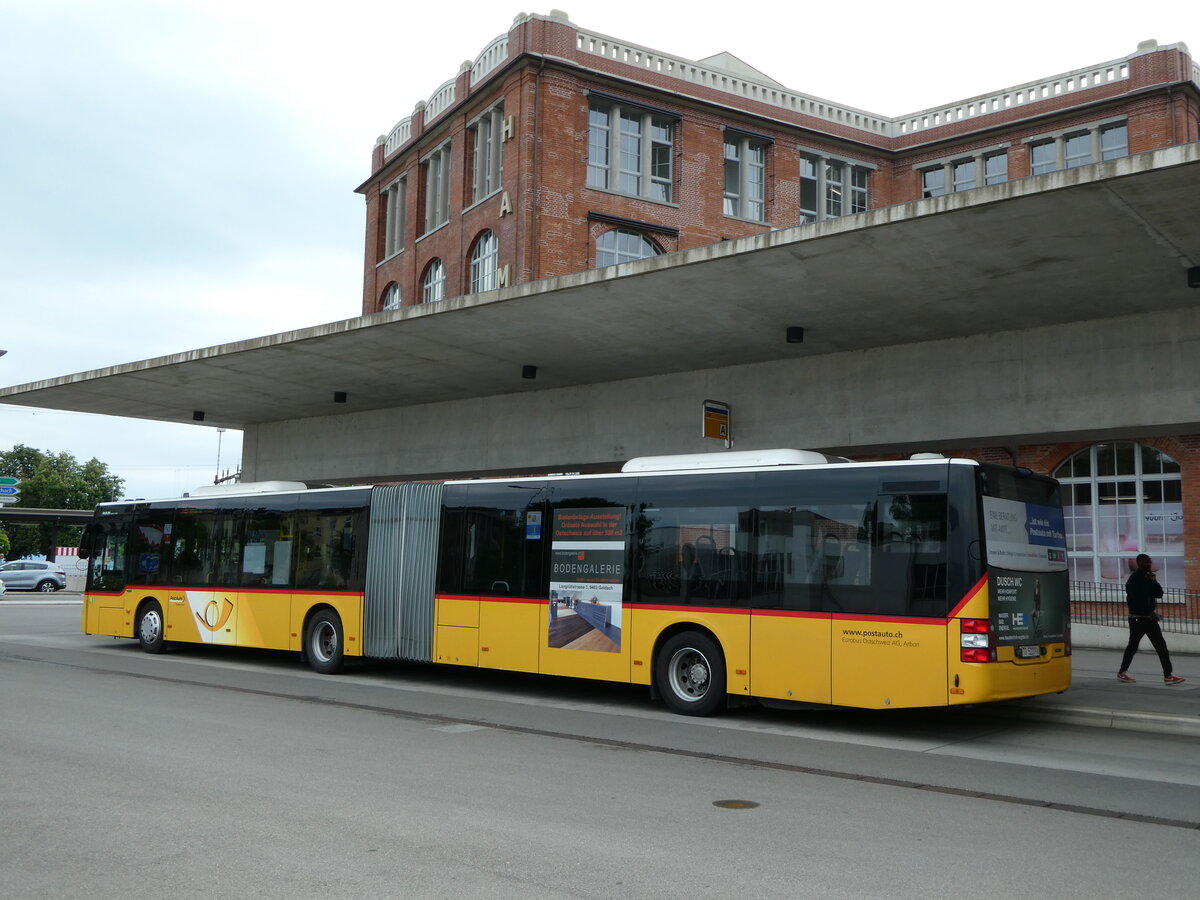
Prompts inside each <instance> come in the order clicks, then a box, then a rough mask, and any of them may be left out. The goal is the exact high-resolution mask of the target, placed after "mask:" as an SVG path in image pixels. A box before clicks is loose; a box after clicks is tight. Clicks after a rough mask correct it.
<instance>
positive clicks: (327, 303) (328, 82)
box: [0, 0, 1200, 497]
mask: <svg viewBox="0 0 1200 900" xmlns="http://www.w3.org/2000/svg"><path fill="white" fill-rule="evenodd" d="M1112 10H1113V8H1112V7H1105V6H1103V5H1097V4H1093V5H1091V6H1086V5H1084V6H1080V5H1077V4H1076V5H1068V4H1057V5H1055V6H1041V7H1037V8H1033V7H1030V8H1029V9H1027V10H1024V11H1022V10H1021V9H1020V8H1019V7H1013V6H1001V7H997V6H996V5H995V4H986V3H984V4H980V3H975V4H959V5H957V6H951V7H938V8H934V7H930V8H927V9H922V8H919V7H912V6H905V5H903V4H896V3H895V2H894V0H893V2H889V3H878V4H876V3H873V2H858V3H854V4H847V5H837V4H832V5H831V4H827V3H820V4H818V3H804V2H799V3H787V4H774V3H766V4H759V5H758V6H757V7H733V6H730V5H729V4H728V3H714V2H703V0H693V2H686V3H685V2H671V0H659V2H658V3H656V4H654V5H653V6H648V5H647V4H645V3H644V2H641V0H639V2H625V0H607V2H604V3H594V2H579V3H576V4H573V5H570V6H568V7H567V8H566V10H565V11H566V12H567V14H568V15H569V17H570V19H571V21H572V22H573V23H574V24H575V25H577V26H579V27H580V28H584V29H588V30H591V31H597V32H600V33H603V34H607V35H610V36H613V37H616V38H619V39H621V40H624V41H627V42H630V43H635V44H640V45H642V46H645V47H649V48H652V49H654V50H659V51H661V52H664V53H668V54H672V55H676V56H681V57H684V58H687V59H693V60H697V59H702V58H704V57H707V56H711V55H713V54H715V53H719V52H721V51H728V52H730V53H732V54H734V55H735V56H738V57H740V58H741V59H743V60H744V61H745V62H747V63H749V64H750V65H752V66H754V67H755V68H757V69H759V70H760V71H762V72H764V73H765V74H767V75H768V76H770V77H771V78H773V79H775V80H776V81H778V82H780V83H782V84H783V85H785V86H786V87H788V88H791V89H793V90H796V91H800V92H802V93H806V94H811V95H815V96H818V97H823V98H825V99H828V100H832V101H835V102H838V103H842V104H846V105H849V106H855V107H858V108H860V109H865V110H867V111H869V112H873V113H878V114H882V115H886V116H898V115H902V114H904V113H909V112H916V111H918V110H922V109H925V108H927V107H930V106H934V105H939V104H946V103H950V102H952V101H954V100H959V99H964V98H967V97H971V96H974V95H976V94H983V93H988V92H991V91H995V90H998V89H1000V88H1004V87H1007V86H1010V85H1015V84H1020V83H1023V82H1026V81H1033V80H1036V79H1041V78H1044V77H1047V76H1050V75H1054V74H1056V73H1059V72H1064V71H1068V70H1071V69H1075V68H1081V67H1084V66H1088V65H1092V64H1095V63H1100V62H1105V61H1108V60H1112V59H1117V58H1119V57H1122V56H1125V55H1127V54H1129V53H1131V52H1133V51H1134V50H1135V49H1136V47H1137V45H1138V42H1139V41H1142V40H1145V39H1148V38H1154V39H1156V40H1158V41H1159V42H1160V43H1162V44H1169V43H1175V42H1179V41H1182V42H1185V43H1188V42H1190V45H1191V46H1192V48H1193V49H1194V50H1195V51H1196V52H1197V53H1200V3H1198V2H1155V3H1144V4H1138V5H1133V6H1122V7H1120V12H1119V13H1116V12H1113V11H1112ZM550 11H551V7H526V8H525V9H521V8H520V7H511V8H507V9H506V8H505V7H503V5H501V4H497V3H495V2H474V0H471V2H453V3H402V2H400V0H391V2H386V3H384V2H374V0H339V2H337V3H331V4H319V5H312V6H308V7H305V6H304V5H301V4H296V3H293V2H288V3H284V2H278V0H202V2H193V0H103V2H102V0H0V349H4V350H7V351H8V353H7V355H5V356H4V357H3V358H0V385H5V386H7V385H15V384H24V383H28V382H33V381H38V380H41V379H45V378H54V377H57V376H61V375H67V374H71V373H75V372H82V371H87V370H90V369H96V368H100V367H104V366H110V365H116V364H119V363H125V362H131V361H134V360H140V359H147V358H151V357H156V356H162V355H165V354H168V353H174V352H178V351H183V350H191V349H195V348H198V347H206V346H211V345H215V344H221V343H225V342H228V341H234V340H240V339H243V338H250V337H256V336H259V335H265V334H272V333H275V332H280V331H289V330H292V329H295V328H303V327H306V326H309V325H316V324H319V323H323V322H330V321H335V320H338V319H344V318H349V317H352V316H356V315H358V314H359V311H360V308H361V290H362V265H363V240H364V237H363V227H364V218H363V210H364V208H363V200H362V197H361V196H359V195H357V194H355V193H354V191H353V189H354V187H355V186H356V185H358V184H359V183H361V182H362V181H363V180H364V179H365V178H366V177H367V175H368V174H369V171H368V170H369V164H370V157H371V149H372V147H373V146H374V143H375V139H376V137H377V136H378V135H380V134H384V133H386V132H388V131H389V130H390V129H391V128H392V126H393V125H394V124H395V123H396V122H397V121H399V120H400V119H402V118H405V117H406V116H408V115H409V114H411V112H412V110H413V107H414V106H415V105H416V103H417V102H418V101H421V100H426V99H428V97H429V96H430V95H431V94H432V93H433V92H434V90H435V89H436V88H437V87H439V86H440V85H441V84H442V83H443V82H445V81H446V80H448V79H450V78H453V77H454V76H455V74H456V73H457V72H458V67H459V64H460V63H462V62H463V61H464V60H474V59H475V57H476V56H477V55H478V54H479V53H480V52H481V51H482V50H483V49H484V48H485V47H486V46H487V45H488V44H489V43H490V42H491V40H492V39H493V38H495V37H497V36H498V35H500V34H502V33H504V32H505V31H507V30H508V28H509V26H510V25H511V24H512V21H513V18H514V17H515V16H516V15H517V14H518V13H520V12H536V13H541V14H547V13H549V12H550ZM743 12H744V13H745V14H744V15H743V14H741V13H743ZM218 442H220V447H219V453H220V458H219V461H220V468H221V469H226V468H231V467H235V466H236V465H237V462H238V460H239V458H240V452H241V434H240V432H236V431H227V432H225V433H224V434H223V435H221V436H220V437H219V436H218V434H217V431H216V429H214V428H205V427H197V426H190V425H166V424H161V423H151V422H143V421H141V420H136V419H114V418H107V417H102V416H94V415H88V414H81V413H66V412H54V411H45V410H36V409H32V408H22V407H12V406H8V405H4V404H0V450H7V449H10V448H11V447H12V446H13V445H14V444H18V443H23V444H27V445H30V446H33V447H37V448H39V449H42V450H47V451H51V452H59V451H67V452H69V453H72V454H74V455H75V456H76V457H77V458H78V459H79V460H80V461H83V460H87V459H90V458H91V457H93V456H94V457H96V458H98V459H100V460H101V461H103V462H105V463H107V464H108V465H109V467H110V468H111V469H112V470H113V471H114V472H115V473H116V474H117V475H119V476H121V477H122V478H124V479H125V483H126V493H127V495H128V496H133V497H162V496H172V495H178V494H179V493H181V492H182V491H186V490H190V489H191V488H193V487H196V486H197V485H199V484H203V483H211V481H212V480H213V477H214V475H215V474H216V472H217V467H218Z"/></svg>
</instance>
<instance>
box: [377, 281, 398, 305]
mask: <svg viewBox="0 0 1200 900" xmlns="http://www.w3.org/2000/svg"><path fill="white" fill-rule="evenodd" d="M401 302H402V298H401V296H400V285H398V284H396V282H394V281H393V282H392V283H391V284H389V285H388V286H387V288H386V289H385V290H384V292H383V306H382V307H381V308H382V309H385V310H386V309H399V308H400V304H401Z"/></svg>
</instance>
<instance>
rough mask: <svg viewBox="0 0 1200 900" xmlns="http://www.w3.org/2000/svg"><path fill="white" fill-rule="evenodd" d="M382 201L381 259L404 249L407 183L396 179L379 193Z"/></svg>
mask: <svg viewBox="0 0 1200 900" xmlns="http://www.w3.org/2000/svg"><path fill="white" fill-rule="evenodd" d="M381 196H382V199H383V217H384V218H383V258H384V259H389V258H390V257H393V256H395V255H396V254H397V253H399V252H400V251H401V250H403V249H404V217H405V213H406V211H407V210H406V209H405V207H406V206H407V204H408V181H407V179H405V178H397V179H396V180H395V181H393V182H392V183H391V184H389V185H388V186H387V187H386V188H384V190H383V191H382V192H381Z"/></svg>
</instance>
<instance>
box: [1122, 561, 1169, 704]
mask: <svg viewBox="0 0 1200 900" xmlns="http://www.w3.org/2000/svg"><path fill="white" fill-rule="evenodd" d="M1152 564H1153V560H1152V559H1150V557H1149V556H1147V555H1146V554H1145V553H1139V554H1138V557H1137V568H1136V569H1134V570H1133V574H1132V575H1130V576H1129V580H1128V581H1126V582H1125V603H1126V605H1127V606H1128V607H1129V643H1128V644H1127V645H1126V647H1125V656H1124V657H1122V658H1121V671H1119V672H1117V680H1118V681H1126V682H1130V683H1132V682H1133V681H1134V679H1132V678H1130V677H1129V675H1128V674H1127V672H1126V670H1127V669H1128V668H1129V664H1130V663H1131V662H1133V654H1135V653H1137V649H1138V644H1140V643H1141V642H1142V638H1143V637H1148V638H1150V643H1151V644H1153V645H1154V649H1155V650H1156V651H1157V652H1158V661H1159V662H1160V663H1162V670H1163V683H1164V684H1182V683H1183V679H1182V678H1180V677H1179V676H1178V675H1172V674H1171V654H1170V653H1168V652H1167V642H1166V641H1165V640H1163V634H1162V629H1161V628H1160V627H1159V625H1158V613H1156V612H1155V611H1154V607H1155V606H1157V605H1158V598H1159V597H1161V596H1162V595H1163V589H1162V585H1161V584H1159V583H1158V578H1157V577H1156V576H1155V574H1154V572H1153V571H1152V570H1151V568H1150V567H1151V565H1152Z"/></svg>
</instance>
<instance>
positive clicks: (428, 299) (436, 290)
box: [421, 259, 446, 303]
mask: <svg viewBox="0 0 1200 900" xmlns="http://www.w3.org/2000/svg"><path fill="white" fill-rule="evenodd" d="M445 299H446V264H445V263H443V262H442V261H441V260H440V259H435V260H434V261H433V262H431V263H430V264H429V266H428V268H426V269H425V278H424V280H422V282H421V302H422V303H436V302H437V301H438V300H445Z"/></svg>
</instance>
